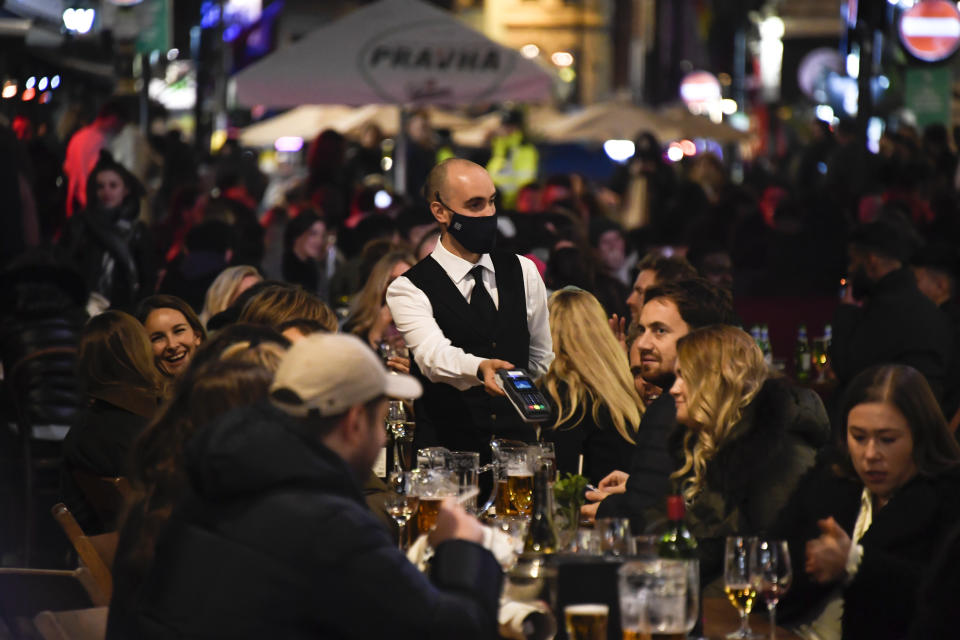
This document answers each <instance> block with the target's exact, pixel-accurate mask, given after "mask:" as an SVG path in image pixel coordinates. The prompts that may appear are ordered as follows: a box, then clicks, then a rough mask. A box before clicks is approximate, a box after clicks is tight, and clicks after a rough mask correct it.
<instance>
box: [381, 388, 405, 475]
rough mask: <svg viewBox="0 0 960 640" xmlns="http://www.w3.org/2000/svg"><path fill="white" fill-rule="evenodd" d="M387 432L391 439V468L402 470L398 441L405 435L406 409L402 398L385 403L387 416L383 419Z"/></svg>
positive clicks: (395, 470)
mask: <svg viewBox="0 0 960 640" xmlns="http://www.w3.org/2000/svg"><path fill="white" fill-rule="evenodd" d="M385 422H386V426H387V433H389V434H390V439H391V440H393V470H394V472H397V471H403V466H402V465H401V464H400V459H401V454H400V442H401V440H402V439H403V438H404V437H405V436H406V423H407V410H406V409H404V408H403V401H402V400H390V401H389V402H388V403H387V417H386V419H385Z"/></svg>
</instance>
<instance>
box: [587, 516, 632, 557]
mask: <svg viewBox="0 0 960 640" xmlns="http://www.w3.org/2000/svg"><path fill="white" fill-rule="evenodd" d="M594 530H595V531H597V532H598V533H599V534H600V548H601V549H602V550H603V553H604V554H605V555H608V556H613V557H621V556H626V555H629V554H630V552H631V549H630V547H631V542H632V541H631V539H630V521H629V520H628V519H627V518H597V523H596V525H595V526H594Z"/></svg>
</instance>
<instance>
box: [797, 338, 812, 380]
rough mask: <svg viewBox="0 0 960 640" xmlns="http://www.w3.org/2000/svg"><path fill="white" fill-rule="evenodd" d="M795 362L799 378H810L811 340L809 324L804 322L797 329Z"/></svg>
mask: <svg viewBox="0 0 960 640" xmlns="http://www.w3.org/2000/svg"><path fill="white" fill-rule="evenodd" d="M793 356H794V363H795V364H796V374H797V380H798V381H800V382H806V381H807V380H809V379H810V366H811V361H810V341H809V340H808V339H807V325H805V324H802V325H800V328H799V329H797V345H796V347H794V352H793Z"/></svg>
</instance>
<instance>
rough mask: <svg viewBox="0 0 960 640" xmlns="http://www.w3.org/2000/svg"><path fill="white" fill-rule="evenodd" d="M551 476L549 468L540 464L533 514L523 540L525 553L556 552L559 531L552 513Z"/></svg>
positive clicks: (536, 477) (534, 486)
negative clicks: (555, 527) (554, 526)
mask: <svg viewBox="0 0 960 640" xmlns="http://www.w3.org/2000/svg"><path fill="white" fill-rule="evenodd" d="M549 491H550V477H549V475H548V472H547V468H546V467H544V466H539V467H538V469H537V472H536V473H535V474H534V475H533V514H532V515H531V516H530V527H529V528H528V529H527V536H526V538H524V540H523V551H524V553H556V552H557V546H558V544H557V531H556V529H554V528H553V514H552V513H550V504H551V503H550V496H549Z"/></svg>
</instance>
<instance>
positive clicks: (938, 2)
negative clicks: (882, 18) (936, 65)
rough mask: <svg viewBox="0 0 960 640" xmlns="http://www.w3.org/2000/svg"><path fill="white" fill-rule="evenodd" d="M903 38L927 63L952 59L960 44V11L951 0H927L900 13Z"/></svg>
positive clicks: (914, 54) (914, 53) (907, 46)
mask: <svg viewBox="0 0 960 640" xmlns="http://www.w3.org/2000/svg"><path fill="white" fill-rule="evenodd" d="M900 41H901V42H902V43H903V46H904V48H905V49H906V50H907V51H909V52H910V53H911V54H912V55H913V56H915V57H917V58H919V59H920V60H924V61H926V62H938V61H940V60H943V59H945V58H949V57H950V56H951V55H953V53H954V52H955V51H956V50H957V47H958V46H960V10H958V9H957V5H956V3H954V2H947V0H924V1H922V2H919V3H917V4H915V5H914V6H913V7H911V8H910V9H907V10H906V11H904V12H903V15H901V16H900Z"/></svg>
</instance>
